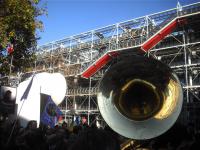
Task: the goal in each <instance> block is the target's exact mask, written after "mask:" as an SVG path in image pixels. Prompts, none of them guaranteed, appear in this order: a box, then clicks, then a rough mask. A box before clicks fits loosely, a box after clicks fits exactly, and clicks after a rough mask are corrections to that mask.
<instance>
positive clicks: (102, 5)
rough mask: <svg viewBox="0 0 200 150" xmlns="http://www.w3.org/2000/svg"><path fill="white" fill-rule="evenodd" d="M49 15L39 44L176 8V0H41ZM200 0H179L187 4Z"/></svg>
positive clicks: (43, 17)
mask: <svg viewBox="0 0 200 150" xmlns="http://www.w3.org/2000/svg"><path fill="white" fill-rule="evenodd" d="M41 1H42V2H46V3H47V11H48V15H47V16H42V17H39V18H38V19H40V20H41V21H43V23H44V31H43V32H39V33H38V35H39V36H40V37H41V39H40V40H39V41H38V45H42V44H46V43H48V42H51V41H55V40H59V39H63V38H65V37H68V36H72V35H75V34H79V33H82V32H86V31H89V30H93V29H96V28H101V27H104V26H107V25H110V24H115V23H117V22H122V21H126V20H129V19H133V18H137V17H141V16H144V15H148V14H151V13H157V12H159V11H164V10H167V9H171V8H174V7H176V5H177V0H41ZM199 1H200V0H179V2H180V4H181V5H187V4H190V3H194V2H199Z"/></svg>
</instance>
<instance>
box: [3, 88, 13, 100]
mask: <svg viewBox="0 0 200 150" xmlns="http://www.w3.org/2000/svg"><path fill="white" fill-rule="evenodd" d="M11 96H12V92H11V91H10V90H7V91H6V92H5V94H4V96H3V99H5V100H11Z"/></svg>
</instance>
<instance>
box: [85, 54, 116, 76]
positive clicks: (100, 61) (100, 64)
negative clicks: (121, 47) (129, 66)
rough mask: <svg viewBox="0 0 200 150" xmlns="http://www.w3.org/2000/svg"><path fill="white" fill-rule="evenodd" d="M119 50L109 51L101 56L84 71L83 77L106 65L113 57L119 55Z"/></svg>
mask: <svg viewBox="0 0 200 150" xmlns="http://www.w3.org/2000/svg"><path fill="white" fill-rule="evenodd" d="M118 55H119V53H118V52H109V53H106V54H105V55H103V56H102V57H100V58H99V59H98V60H97V61H96V62H95V63H94V64H92V65H91V66H90V67H88V68H87V69H86V70H85V71H84V72H83V73H82V77H84V78H89V77H91V76H92V75H94V74H95V73H96V72H97V71H98V70H100V69H101V68H102V67H103V66H104V65H106V64H107V63H108V62H109V61H110V60H111V59H112V58H113V57H116V56H118Z"/></svg>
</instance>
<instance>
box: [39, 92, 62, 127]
mask: <svg viewBox="0 0 200 150" xmlns="http://www.w3.org/2000/svg"><path fill="white" fill-rule="evenodd" d="M40 103H41V104H40V123H42V124H44V125H47V126H50V127H51V128H54V126H55V125H56V124H57V123H58V121H59V120H60V118H62V112H61V110H60V109H59V108H58V106H56V104H55V103H54V102H53V100H52V99H51V96H49V95H46V94H42V93H41V94H40Z"/></svg>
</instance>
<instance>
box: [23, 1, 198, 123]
mask: <svg viewBox="0 0 200 150" xmlns="http://www.w3.org/2000/svg"><path fill="white" fill-rule="evenodd" d="M179 17H182V18H185V19H186V20H187V23H186V24H184V25H182V26H181V25H179V26H178V27H177V28H176V29H175V30H174V31H173V32H172V33H171V34H169V35H168V36H167V37H165V39H164V40H162V41H160V42H159V43H158V44H157V45H156V46H155V47H154V48H152V49H151V50H150V51H148V53H146V54H145V55H148V56H150V55H151V56H153V57H155V58H156V59H159V60H160V61H163V62H164V63H166V64H168V65H169V66H170V67H171V68H172V69H173V70H174V71H175V72H176V74H177V75H178V77H179V79H180V80H181V84H182V86H183V92H184V103H185V105H184V107H183V108H184V109H183V110H185V109H188V108H191V109H193V108H196V107H198V106H200V27H199V23H200V3H199V2H198V3H194V4H190V5H187V6H183V7H182V8H179V7H177V8H174V9H170V10H167V11H163V12H159V13H155V14H151V15H146V16H143V17H139V18H136V19H131V20H128V21H124V22H120V23H116V24H113V25H109V26H106V27H103V28H99V29H95V30H92V31H88V32H85V33H81V34H78V35H74V36H70V37H67V38H64V39H61V40H57V41H53V42H50V43H47V44H44V45H42V46H39V47H38V48H37V51H36V54H37V60H36V61H35V63H34V64H33V65H32V66H31V67H30V68H28V70H27V72H25V73H23V74H22V75H21V74H20V75H21V77H26V76H28V75H29V74H31V73H33V72H44V71H46V72H60V73H62V74H63V75H65V77H66V80H67V83H68V91H67V94H66V99H65V101H63V103H62V104H61V105H60V107H61V108H62V109H63V112H64V114H65V119H67V118H68V116H72V115H87V117H88V118H89V119H88V123H91V122H92V121H94V120H90V116H92V115H97V114H98V115H99V111H98V106H97V98H96V94H97V92H98V88H97V87H98V83H99V81H100V79H101V77H102V76H103V74H104V72H105V71H106V69H108V68H109V67H110V66H112V62H111V63H109V64H107V65H106V66H104V67H103V68H101V70H99V71H98V72H96V74H94V75H93V76H92V77H90V78H89V79H85V78H82V77H81V74H82V72H84V70H86V69H87V68H88V67H89V66H91V64H95V62H96V60H98V59H99V58H100V57H102V56H103V55H104V54H106V53H108V52H111V51H124V52H126V53H129V52H130V51H131V53H136V54H138V55H139V54H140V55H141V53H140V52H139V51H141V50H140V47H141V45H142V44H143V43H144V42H145V41H147V40H148V39H149V38H151V37H152V36H153V35H155V34H156V33H157V32H158V31H159V30H161V29H162V28H163V27H164V26H166V25H167V24H168V23H169V22H171V21H172V20H173V19H175V18H179ZM198 108H199V107H198ZM184 113H186V114H184ZM188 113H189V115H188ZM183 114H184V115H182V117H181V119H183V121H185V120H188V117H190V118H191V114H190V112H187V111H184V112H183ZM199 120H200V119H199ZM199 124H200V123H199Z"/></svg>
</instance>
